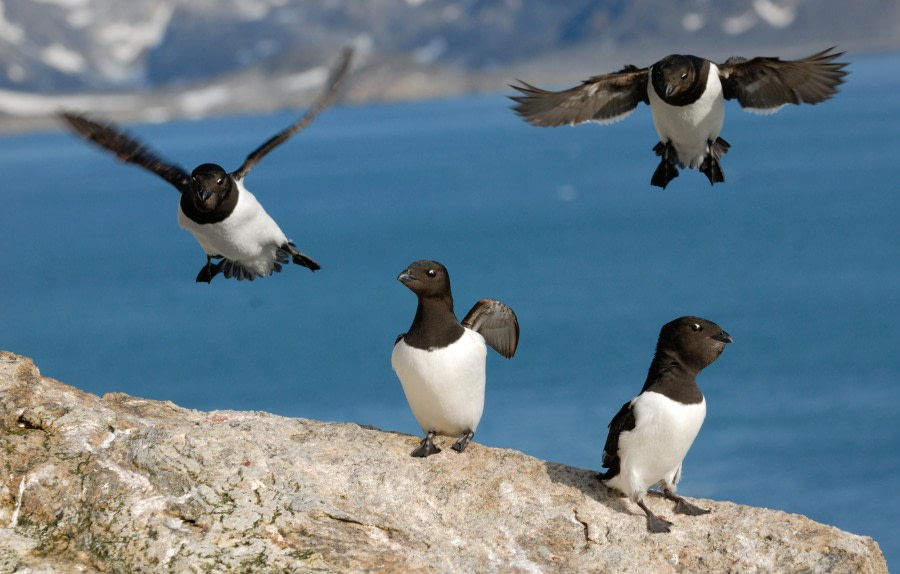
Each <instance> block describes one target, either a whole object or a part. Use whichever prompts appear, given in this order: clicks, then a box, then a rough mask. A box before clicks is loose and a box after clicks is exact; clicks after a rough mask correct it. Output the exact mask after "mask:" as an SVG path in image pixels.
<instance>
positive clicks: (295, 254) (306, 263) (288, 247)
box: [275, 241, 322, 271]
mask: <svg viewBox="0 0 900 574" xmlns="http://www.w3.org/2000/svg"><path fill="white" fill-rule="evenodd" d="M288 256H290V258H291V261H293V262H294V263H295V264H297V265H302V266H303V267H306V268H307V269H309V270H310V271H316V270H318V269H321V268H322V267H321V266H320V265H319V264H318V263H316V262H315V261H314V260H313V259H312V257H310V256H309V255H306V254H305V253H300V252H299V251H297V248H296V247H295V246H294V244H293V242H291V241H288V242H287V243H285V244H284V245H282V246H281V247H279V248H278V251H277V253H276V255H275V257H276V260H277V261H279V262H281V263H287V262H288Z"/></svg>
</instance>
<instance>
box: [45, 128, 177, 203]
mask: <svg viewBox="0 0 900 574" xmlns="http://www.w3.org/2000/svg"><path fill="white" fill-rule="evenodd" d="M59 116H60V118H61V119H62V120H63V121H65V122H66V123H67V124H68V126H69V127H70V128H72V130H74V131H75V132H76V133H78V134H80V135H81V136H83V137H84V138H86V139H88V140H90V141H92V142H94V143H95V144H97V145H99V146H100V147H103V148H106V149H107V150H109V151H111V152H113V153H114V154H116V157H117V158H119V159H120V160H122V161H124V162H125V163H133V164H135V165H139V166H141V167H143V168H144V169H147V170H149V171H152V172H153V173H155V174H156V175H158V176H159V177H161V178H163V179H164V180H166V181H168V182H169V183H171V184H172V185H174V186H175V189H177V190H178V191H179V192H184V191H186V190H187V189H189V188H190V185H191V176H190V175H189V174H188V173H187V172H186V171H185V170H183V169H182V168H180V167H179V166H177V165H174V164H170V163H167V162H165V161H163V160H162V159H160V158H159V156H157V155H156V153H154V152H153V151H152V150H151V149H150V148H149V147H147V146H146V145H145V144H143V143H142V142H141V141H139V140H138V139H136V138H134V137H132V136H131V135H129V134H128V133H127V132H126V131H124V130H123V129H122V128H120V127H118V126H116V125H115V124H113V123H100V122H97V121H94V120H92V119H90V118H88V117H87V116H85V115H83V114H78V113H74V112H63V113H61V114H60V115H59Z"/></svg>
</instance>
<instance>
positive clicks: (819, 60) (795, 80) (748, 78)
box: [718, 47, 848, 111]
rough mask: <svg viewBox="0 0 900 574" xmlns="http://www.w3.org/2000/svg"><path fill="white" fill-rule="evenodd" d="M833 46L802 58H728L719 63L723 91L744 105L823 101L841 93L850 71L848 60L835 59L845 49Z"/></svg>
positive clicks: (769, 107)
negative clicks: (847, 69) (840, 50)
mask: <svg viewBox="0 0 900 574" xmlns="http://www.w3.org/2000/svg"><path fill="white" fill-rule="evenodd" d="M832 50H834V47H831V48H828V49H827V50H822V51H821V52H818V53H816V54H813V55H812V56H809V57H807V58H803V59H802V60H787V61H782V60H780V59H779V58H753V59H752V60H746V59H744V58H739V57H735V58H728V60H726V61H725V63H724V64H720V65H718V68H719V76H720V77H721V79H722V90H723V95H724V97H725V99H726V100H731V99H737V101H738V102H739V103H740V104H741V106H742V107H744V108H750V109H757V110H771V111H774V110H777V109H778V108H780V107H781V106H783V105H786V104H801V103H804V104H817V103H819V102H823V101H825V100H827V99H828V98H830V97H831V96H832V95H834V94H836V93H837V86H839V85H840V84H842V83H843V82H844V80H843V78H844V76H846V75H847V74H848V72H847V71H846V70H844V68H845V67H846V66H847V63H846V62H835V61H834V60H835V59H836V58H839V57H840V56H842V55H844V52H832Z"/></svg>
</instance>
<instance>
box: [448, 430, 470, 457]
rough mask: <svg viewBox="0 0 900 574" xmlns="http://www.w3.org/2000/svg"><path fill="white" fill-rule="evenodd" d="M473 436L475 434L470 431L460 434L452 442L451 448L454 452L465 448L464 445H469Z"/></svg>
mask: <svg viewBox="0 0 900 574" xmlns="http://www.w3.org/2000/svg"><path fill="white" fill-rule="evenodd" d="M473 436H475V433H473V432H472V431H469V432H467V433H466V434H464V435H463V436H462V438H460V439H459V440H458V441H456V442H455V443H453V446H452V447H451V448H452V449H453V450H455V451H456V452H462V451H464V450H466V447H467V446H469V441H470V440H472V437H473Z"/></svg>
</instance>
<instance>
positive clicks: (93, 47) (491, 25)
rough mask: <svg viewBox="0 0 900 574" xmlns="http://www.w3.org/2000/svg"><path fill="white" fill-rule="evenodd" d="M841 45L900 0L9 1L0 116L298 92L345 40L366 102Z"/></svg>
mask: <svg viewBox="0 0 900 574" xmlns="http://www.w3.org/2000/svg"><path fill="white" fill-rule="evenodd" d="M834 44H840V45H841V47H842V48H845V49H852V50H857V51H861V50H893V49H900V3H898V2H896V0H861V1H860V2H856V3H854V4H853V6H852V7H850V6H849V5H848V4H847V3H845V2H839V1H836V0H752V1H746V0H727V1H718V2H713V1H712V0H680V1H672V2H665V3H662V2H657V1H655V0H632V1H625V0H606V1H600V2H597V1H587V0H567V1H566V2H558V1H554V0H532V1H529V2H524V1H522V0H456V1H454V0H446V1H445V0H344V1H338V0H319V1H315V2H304V1H302V0H128V1H127V2H126V1H122V0H0V129H2V128H3V127H9V126H10V125H12V126H15V125H16V121H17V120H18V121H19V123H21V122H26V120H28V119H30V118H37V117H41V116H43V115H45V114H46V113H48V112H49V111H52V109H56V108H58V107H59V105H60V102H62V103H63V104H70V105H71V104H82V105H87V106H88V107H91V108H99V109H109V107H110V106H111V107H112V110H111V111H113V112H116V111H119V112H120V113H122V114H127V111H128V109H129V108H131V109H134V106H135V104H136V103H137V102H141V104H140V105H138V106H137V107H138V108H140V109H142V110H143V111H144V114H143V116H144V117H150V116H153V117H159V118H161V117H166V116H168V115H199V114H203V113H224V112H227V111H232V110H238V109H268V108H277V107H281V106H285V105H301V104H303V103H304V102H305V101H307V100H308V98H309V97H311V96H312V94H313V92H314V88H315V86H316V84H317V81H318V82H320V81H321V79H322V78H324V74H325V68H324V66H327V65H328V64H329V63H330V62H331V61H332V60H333V59H334V58H335V57H336V54H337V53H338V51H339V49H340V48H341V47H342V46H345V45H354V46H356V47H357V54H358V57H357V64H356V72H355V76H354V79H353V81H352V82H351V86H350V90H349V93H348V94H347V97H349V98H350V99H354V100H368V99H373V98H377V99H391V98H419V97H432V96H437V95H441V94H452V93H460V92H465V91H471V90H484V89H500V88H502V86H503V85H504V84H505V83H507V82H508V81H509V80H510V79H511V74H513V73H517V72H521V71H527V72H528V75H529V76H532V77H533V76H534V75H539V76H540V77H544V78H546V77H548V75H549V76H550V79H551V80H555V81H560V82H562V81H568V82H571V81H572V80H575V79H579V78H580V76H581V75H583V74H585V73H598V72H601V71H605V70H608V69H610V68H617V67H620V66H621V65H622V64H624V63H629V62H631V63H635V64H639V65H646V64H648V63H650V62H652V61H653V60H652V59H650V58H654V59H655V58H656V57H658V56H660V55H662V54H664V53H669V52H672V51H679V52H691V51H692V52H694V53H702V54H703V55H705V56H708V57H712V58H718V57H721V58H725V57H727V56H729V55H733V54H736V53H742V54H746V55H749V56H752V55H756V54H758V53H759V52H760V50H764V51H765V52H766V53H769V52H770V51H771V50H772V49H787V51H786V52H783V53H784V54H785V55H786V56H799V55H805V53H806V52H810V51H815V50H819V49H822V48H825V47H828V46H831V45H834ZM780 53H782V52H780ZM532 71H534V72H532ZM317 78H318V80H317ZM211 86H218V89H219V91H218V92H208V91H207V92H204V90H210V89H214V88H212V87H211ZM221 90H225V92H222V91H221ZM191 93H193V94H194V97H193V102H194V104H195V105H194V107H193V108H191V105H190V104H187V105H186V106H185V105H183V104H184V101H183V100H184V98H185V97H186V96H185V94H191ZM198 93H200V94H201V96H197V94H198ZM204 93H205V94H206V95H207V96H210V95H215V94H218V95H217V96H216V97H210V98H206V97H202V94H204ZM94 94H103V95H101V96H92V97H86V96H87V95H94ZM60 98H62V99H60ZM123 98H124V99H123ZM129 98H130V99H129ZM187 98H188V100H191V97H190V96H189V95H188V96H187ZM207 100H209V101H207ZM179 101H181V103H179ZM148 107H149V108H150V111H147V109H148ZM26 123H27V122H26Z"/></svg>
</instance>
